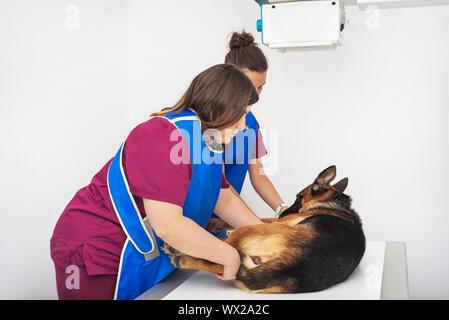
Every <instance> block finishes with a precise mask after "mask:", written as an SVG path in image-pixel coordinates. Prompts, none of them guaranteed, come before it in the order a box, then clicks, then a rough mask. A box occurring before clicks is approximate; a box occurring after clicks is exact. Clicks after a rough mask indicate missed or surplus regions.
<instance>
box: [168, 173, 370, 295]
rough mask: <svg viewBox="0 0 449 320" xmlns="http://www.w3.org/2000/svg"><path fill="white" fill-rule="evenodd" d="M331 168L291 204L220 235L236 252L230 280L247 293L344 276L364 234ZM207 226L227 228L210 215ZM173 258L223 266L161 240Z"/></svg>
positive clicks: (188, 264) (216, 268)
mask: <svg viewBox="0 0 449 320" xmlns="http://www.w3.org/2000/svg"><path fill="white" fill-rule="evenodd" d="M335 176H336V167H335V166H331V167H329V168H327V169H326V170H324V171H323V172H321V173H320V174H319V176H318V177H317V178H316V180H315V181H314V183H313V184H311V185H309V186H308V187H307V188H305V189H304V190H302V191H301V192H300V193H299V194H298V195H297V197H296V201H295V203H294V204H293V205H292V206H290V207H289V208H288V209H287V210H285V211H284V212H283V213H282V215H281V216H280V217H279V219H277V218H269V219H262V221H263V222H264V224H259V225H252V226H245V227H240V228H238V229H235V230H233V231H232V232H231V233H230V234H229V236H228V237H227V238H226V239H225V241H226V243H228V244H229V245H231V246H233V247H234V248H236V249H237V250H238V251H239V253H240V257H241V265H240V269H239V271H238V273H237V279H236V281H235V284H236V286H237V287H239V288H241V289H243V290H246V291H249V292H252V293H299V292H313V291H320V290H324V289H326V288H329V287H331V286H332V285H334V284H337V283H339V282H342V281H344V280H346V279H347V278H348V277H349V276H350V275H351V273H352V272H353V271H354V269H355V268H356V267H357V265H358V264H359V262H360V260H361V259H362V256H363V254H364V252H365V236H364V233H363V230H362V223H361V220H360V218H359V216H358V214H357V213H356V212H355V211H354V210H353V209H351V198H350V197H349V196H347V195H345V194H344V193H343V191H344V190H345V189H346V187H347V184H348V179H347V178H345V179H342V180H341V181H339V182H338V183H336V184H334V185H330V182H331V181H332V180H333V179H334V178H335ZM207 229H208V230H209V231H212V232H217V231H220V230H223V229H228V230H229V229H230V227H229V226H228V225H227V224H226V223H225V222H224V221H222V220H219V219H211V222H210V223H209V224H208V227H207ZM163 250H164V251H165V252H166V253H167V254H168V255H169V257H170V259H171V261H172V263H173V264H174V265H175V266H176V267H179V268H183V269H200V270H205V271H208V272H212V273H218V274H221V273H223V266H222V265H218V264H215V263H212V262H209V261H206V260H203V259H198V258H194V257H190V256H186V255H184V254H182V253H181V252H179V251H177V250H175V249H174V248H172V247H170V246H168V245H167V244H164V245H163Z"/></svg>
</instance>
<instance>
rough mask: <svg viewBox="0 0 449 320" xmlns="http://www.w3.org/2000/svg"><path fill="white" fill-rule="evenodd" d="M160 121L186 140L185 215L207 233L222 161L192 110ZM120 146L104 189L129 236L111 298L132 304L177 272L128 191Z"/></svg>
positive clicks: (215, 198) (220, 155)
mask: <svg viewBox="0 0 449 320" xmlns="http://www.w3.org/2000/svg"><path fill="white" fill-rule="evenodd" d="M164 118H166V119H168V120H169V121H170V122H171V123H173V124H174V125H175V126H176V127H177V128H178V129H179V131H180V132H181V133H182V135H183V136H184V137H185V138H186V140H187V141H188V145H189V151H190V161H191V162H190V163H191V164H192V168H193V174H192V178H191V180H190V184H189V189H188V191H187V196H186V199H185V202H184V206H183V215H184V216H185V217H188V218H190V219H192V220H193V221H195V222H196V223H198V224H199V225H200V226H201V227H203V228H204V227H205V226H206V225H207V223H208V221H209V219H210V217H211V214H212V212H213V209H214V207H215V204H216V202H217V199H218V194H219V192H220V182H221V175H222V166H223V162H222V161H223V158H222V154H221V153H215V152H212V151H211V150H210V149H209V148H208V147H207V146H206V145H205V144H204V141H203V138H202V133H201V124H200V121H199V120H198V117H197V116H196V115H195V113H194V112H193V111H191V110H186V111H183V112H181V113H180V114H178V115H176V116H171V115H167V116H165V117H164ZM123 145H124V143H123V144H122V145H121V147H120V149H119V150H118V152H117V154H116V156H115V157H114V159H113V160H112V162H111V165H110V167H109V171H108V189H109V194H110V197H111V201H112V204H113V206H114V209H115V212H116V214H117V217H118V219H119V221H120V224H121V226H122V228H123V230H124V232H125V234H126V236H127V239H126V241H125V244H124V246H123V249H122V254H121V258H120V266H119V271H118V276H117V284H116V289H115V295H114V298H115V299H118V300H125V299H126V300H128V299H135V298H137V297H138V296H139V295H141V294H142V293H143V292H145V291H147V290H148V289H150V288H151V287H153V286H154V285H155V284H157V283H158V282H160V281H162V280H163V279H164V278H166V277H167V276H168V275H169V274H170V273H172V272H173V271H174V270H175V267H173V265H172V264H171V263H170V259H169V258H168V256H167V255H166V254H165V253H164V252H163V251H162V250H161V249H160V246H161V245H162V243H163V241H162V240H161V239H160V238H159V237H158V236H157V235H156V234H155V233H154V232H153V230H152V229H151V226H150V224H149V222H148V219H147V218H146V217H145V218H144V219H142V216H141V214H140V212H139V209H138V208H137V205H136V203H135V201H134V198H133V195H132V194H131V193H130V191H129V186H128V182H127V179H126V176H125V173H124V171H123V166H122V153H123Z"/></svg>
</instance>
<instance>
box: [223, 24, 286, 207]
mask: <svg viewBox="0 0 449 320" xmlns="http://www.w3.org/2000/svg"><path fill="white" fill-rule="evenodd" d="M225 63H230V64H234V65H237V66H238V67H239V68H240V69H241V70H242V71H243V73H245V74H246V76H247V77H248V78H249V79H250V80H251V82H252V83H253V85H254V87H255V88H256V90H257V93H258V94H259V95H260V94H261V92H262V88H263V86H264V85H265V82H266V77H267V70H268V62H267V59H266V57H265V55H264V53H263V52H262V50H261V49H260V48H259V47H258V46H257V44H256V43H254V38H253V36H252V35H251V34H250V33H246V32H244V31H243V32H242V33H237V32H234V33H233V34H232V37H231V40H230V42H229V52H228V53H227V54H226V57H225ZM259 129H260V128H259V123H258V122H257V120H256V117H255V116H254V114H253V113H252V112H249V113H248V114H247V115H246V129H245V130H244V131H241V132H239V133H237V134H236V136H235V137H234V138H233V139H232V143H231V145H230V146H229V148H228V149H226V151H225V176H226V179H227V181H228V182H229V183H230V184H231V186H232V187H233V188H234V189H235V191H236V192H237V193H239V194H240V192H241V190H242V186H243V183H244V181H245V177H246V174H247V172H248V173H249V177H250V180H251V184H252V186H253V188H254V189H255V190H256V192H257V193H258V194H259V196H260V197H261V198H262V199H263V200H264V201H265V202H266V203H267V204H268V205H269V206H270V207H271V208H272V209H273V211H274V212H275V214H276V216H279V214H280V213H282V212H283V211H284V210H286V209H287V207H288V206H287V205H286V204H285V203H284V201H283V200H282V198H281V197H280V196H279V194H278V192H277V191H276V189H275V188H274V186H273V184H272V183H271V181H270V179H269V178H268V177H267V176H266V175H265V173H264V167H263V163H262V160H261V158H262V157H263V156H264V155H266V154H267V151H266V149H265V145H264V142H263V138H262V134H261V133H260V130H259Z"/></svg>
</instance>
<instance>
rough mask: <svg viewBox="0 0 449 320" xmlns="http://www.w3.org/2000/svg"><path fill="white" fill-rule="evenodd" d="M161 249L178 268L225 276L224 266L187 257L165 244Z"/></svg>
mask: <svg viewBox="0 0 449 320" xmlns="http://www.w3.org/2000/svg"><path fill="white" fill-rule="evenodd" d="M161 249H162V250H163V251H164V252H165V253H166V254H167V256H168V257H169V258H170V262H171V264H172V265H173V266H175V267H176V268H180V269H195V270H204V271H206V272H210V273H218V274H223V266H222V265H220V264H216V263H213V262H210V261H207V260H204V259H200V258H195V257H191V256H188V255H185V254H184V253H182V252H180V251H178V250H176V249H175V248H173V247H172V246H170V245H168V244H167V243H165V242H164V244H163V245H162V246H161Z"/></svg>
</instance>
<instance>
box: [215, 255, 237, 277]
mask: <svg viewBox="0 0 449 320" xmlns="http://www.w3.org/2000/svg"><path fill="white" fill-rule="evenodd" d="M234 251H235V252H234V253H233V254H232V257H230V258H229V260H228V261H229V262H228V263H227V264H225V265H224V266H223V267H224V268H223V274H215V276H216V277H217V278H218V279H221V280H235V278H236V276H237V272H238V271H239V268H240V255H239V253H238V251H237V250H235V249H234Z"/></svg>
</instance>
